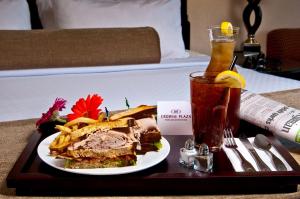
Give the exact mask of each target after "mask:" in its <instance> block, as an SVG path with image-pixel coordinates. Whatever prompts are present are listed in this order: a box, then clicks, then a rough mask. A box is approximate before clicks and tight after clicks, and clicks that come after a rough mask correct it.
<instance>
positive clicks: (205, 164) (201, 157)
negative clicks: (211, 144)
mask: <svg viewBox="0 0 300 199" xmlns="http://www.w3.org/2000/svg"><path fill="white" fill-rule="evenodd" d="M212 168H213V153H212V152H210V151H209V148H208V146H207V145H206V144H201V145H200V147H199V153H198V154H197V155H196V156H195V164H194V169H195V170H198V171H202V172H211V171H212Z"/></svg>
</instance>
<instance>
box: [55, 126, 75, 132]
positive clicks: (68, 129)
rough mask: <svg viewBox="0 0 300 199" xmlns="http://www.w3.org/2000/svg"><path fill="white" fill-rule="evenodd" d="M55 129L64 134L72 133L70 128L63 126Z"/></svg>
mask: <svg viewBox="0 0 300 199" xmlns="http://www.w3.org/2000/svg"><path fill="white" fill-rule="evenodd" d="M55 129H57V130H59V131H60V132H62V133H64V132H66V133H71V132H72V130H71V129H70V128H69V127H66V126H62V125H56V126H55Z"/></svg>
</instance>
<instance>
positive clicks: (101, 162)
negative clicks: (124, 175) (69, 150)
mask: <svg viewBox="0 0 300 199" xmlns="http://www.w3.org/2000/svg"><path fill="white" fill-rule="evenodd" d="M136 159H137V158H136V156H135V155H124V156H118V157H115V158H104V159H101V158H91V159H90V158H84V159H80V160H78V159H74V160H66V162H65V167H66V168H70V169H93V168H111V167H125V166H132V165H135V164H136Z"/></svg>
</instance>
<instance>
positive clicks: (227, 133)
mask: <svg viewBox="0 0 300 199" xmlns="http://www.w3.org/2000/svg"><path fill="white" fill-rule="evenodd" d="M224 138H225V139H224V142H225V147H227V148H230V149H232V150H233V151H234V152H235V153H236V155H237V156H238V157H239V159H240V160H241V165H242V168H243V169H244V171H246V172H255V169H254V167H253V166H252V164H251V163H250V162H248V161H247V160H246V159H245V158H244V156H243V155H242V154H241V153H240V152H239V150H237V147H238V146H237V145H236V142H235V140H234V137H233V135H232V131H231V129H224Z"/></svg>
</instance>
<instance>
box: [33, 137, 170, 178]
mask: <svg viewBox="0 0 300 199" xmlns="http://www.w3.org/2000/svg"><path fill="white" fill-rule="evenodd" d="M59 133H60V132H57V133H55V134H52V135H50V136H48V137H46V138H44V139H43V140H42V141H41V142H40V143H39V145H38V147H37V154H38V156H39V158H40V159H41V160H42V161H43V162H44V163H46V164H47V165H49V166H51V167H53V168H55V169H58V170H61V171H65V172H69V173H75V174H82V175H95V176H101V175H103V176H104V175H121V174H128V173H134V172H138V171H142V170H145V169H148V168H151V167H153V166H155V165H157V164H159V163H160V162H162V161H163V160H164V159H166V158H167V156H168V155H169V153H170V150H171V147H170V143H169V142H168V140H167V139H166V138H164V137H163V136H161V142H162V148H161V149H160V150H159V151H157V152H156V151H151V152H147V153H146V154H145V155H137V157H138V161H137V164H136V165H133V166H126V167H113V168H95V169H69V168H64V167H61V166H58V165H55V164H54V163H51V162H48V159H50V160H51V159H52V160H54V159H55V158H54V157H51V156H50V155H49V151H50V150H49V148H48V146H49V144H50V142H51V141H53V140H54V139H55V138H56V137H57V136H58V135H59ZM47 143H48V144H47ZM45 150H46V151H48V153H47V154H46V153H45V152H44V151H45ZM151 153H160V156H159V158H158V159H156V160H155V161H154V162H153V163H151V164H148V165H146V166H144V167H143V166H142V167H140V165H138V163H139V158H141V157H145V156H146V155H147V154H148V155H149V154H151ZM61 161H63V160H61ZM140 164H141V163H140ZM109 171H114V172H111V173H109Z"/></svg>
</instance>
